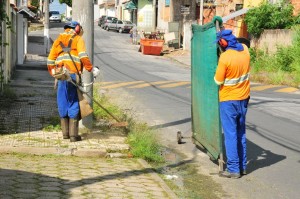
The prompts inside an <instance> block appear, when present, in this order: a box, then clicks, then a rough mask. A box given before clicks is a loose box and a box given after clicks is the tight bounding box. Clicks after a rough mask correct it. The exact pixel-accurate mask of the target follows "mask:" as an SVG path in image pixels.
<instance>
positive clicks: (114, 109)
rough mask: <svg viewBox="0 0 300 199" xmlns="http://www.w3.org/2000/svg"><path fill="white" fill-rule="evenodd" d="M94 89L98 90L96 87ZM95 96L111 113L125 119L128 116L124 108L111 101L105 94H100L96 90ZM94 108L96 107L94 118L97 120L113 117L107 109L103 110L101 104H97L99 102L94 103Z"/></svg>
mask: <svg viewBox="0 0 300 199" xmlns="http://www.w3.org/2000/svg"><path fill="white" fill-rule="evenodd" d="M94 90H97V89H94ZM93 97H94V99H95V100H96V101H97V102H99V104H101V105H102V106H103V107H104V108H105V109H106V110H107V111H108V112H110V113H111V114H113V115H114V116H116V117H117V118H118V119H120V120H123V119H125V118H126V115H125V114H123V112H122V110H121V109H120V108H119V107H118V106H116V105H114V104H112V103H110V102H109V98H108V97H106V96H104V95H102V96H100V95H99V94H98V93H97V92H94V95H93ZM93 109H94V119H95V120H96V121H98V120H100V119H111V116H110V115H109V114H108V113H107V112H106V111H105V110H103V108H101V107H100V106H99V105H97V103H94V106H93Z"/></svg>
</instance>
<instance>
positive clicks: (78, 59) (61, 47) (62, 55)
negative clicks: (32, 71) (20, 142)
mask: <svg viewBox="0 0 300 199" xmlns="http://www.w3.org/2000/svg"><path fill="white" fill-rule="evenodd" d="M82 34H83V29H82V27H81V26H80V24H79V23H78V22H76V21H71V22H69V23H68V24H66V25H65V26H64V32H63V33H61V34H60V35H59V36H58V38H57V39H56V40H55V41H54V43H53V45H52V48H51V51H50V53H49V56H48V60H47V66H48V71H49V73H50V75H52V76H53V77H55V78H56V79H58V84H57V105H58V112H59V116H60V119H61V128H62V133H63V138H64V139H70V141H71V142H76V141H80V140H81V137H80V136H79V135H78V120H79V113H80V107H79V100H78V95H77V87H76V86H75V85H74V83H72V82H71V81H73V82H77V83H78V82H79V79H80V77H81V76H80V75H81V73H82V71H83V68H85V69H86V70H87V71H89V72H91V71H92V69H93V66H92V63H91V61H90V59H89V57H88V55H87V53H86V48H85V43H84V41H83V38H82V37H81V36H82ZM65 74H67V75H65ZM66 78H67V79H66ZM70 80H71V81H70Z"/></svg>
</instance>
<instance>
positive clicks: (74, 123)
mask: <svg viewBox="0 0 300 199" xmlns="http://www.w3.org/2000/svg"><path fill="white" fill-rule="evenodd" d="M69 132H70V142H77V141H81V136H79V135H78V119H70V120H69Z"/></svg>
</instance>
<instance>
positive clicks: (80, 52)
mask: <svg viewBox="0 0 300 199" xmlns="http://www.w3.org/2000/svg"><path fill="white" fill-rule="evenodd" d="M74 34H76V33H75V31H74V30H73V29H66V30H65V31H64V32H63V33H61V34H60V35H59V36H58V38H57V39H56V40H55V41H54V43H53V45H52V48H51V50H50V53H49V56H48V60H47V66H48V71H49V73H50V74H51V75H53V74H52V69H53V68H55V67H56V66H58V67H61V66H62V65H64V66H65V67H66V68H68V69H69V71H70V73H71V74H72V73H78V72H77V70H76V67H77V69H78V71H82V65H83V67H84V68H85V69H86V70H88V71H89V72H90V71H91V70H92V68H93V66H92V63H91V61H90V59H89V57H88V55H87V53H86V49H85V43H84V41H83V39H82V37H81V36H79V35H76V36H75V37H74V38H73V41H72V45H71V50H70V54H71V56H72V58H73V60H74V62H75V64H76V67H75V66H74V63H73V62H72V60H71V58H70V56H69V54H68V53H67V52H63V49H62V47H61V46H60V42H62V44H63V46H66V47H67V46H68V44H69V40H70V39H71V37H72V36H73V35H74ZM81 63H82V64H81Z"/></svg>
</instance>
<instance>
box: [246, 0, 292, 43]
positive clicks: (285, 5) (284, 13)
mask: <svg viewBox="0 0 300 199" xmlns="http://www.w3.org/2000/svg"><path fill="white" fill-rule="evenodd" d="M245 22H246V24H247V28H248V32H249V33H250V34H252V35H253V36H254V37H256V38H258V37H259V36H260V35H261V33H262V32H263V31H264V29H288V28H290V27H291V26H293V25H294V24H295V23H296V17H294V16H293V6H292V4H291V3H290V2H285V1H282V2H281V3H278V4H270V3H269V2H263V3H262V4H261V5H260V6H259V7H256V8H252V9H250V10H249V11H248V13H247V14H246V16H245Z"/></svg>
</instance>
